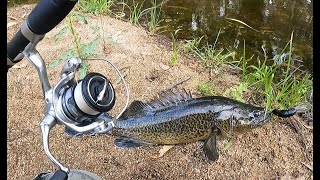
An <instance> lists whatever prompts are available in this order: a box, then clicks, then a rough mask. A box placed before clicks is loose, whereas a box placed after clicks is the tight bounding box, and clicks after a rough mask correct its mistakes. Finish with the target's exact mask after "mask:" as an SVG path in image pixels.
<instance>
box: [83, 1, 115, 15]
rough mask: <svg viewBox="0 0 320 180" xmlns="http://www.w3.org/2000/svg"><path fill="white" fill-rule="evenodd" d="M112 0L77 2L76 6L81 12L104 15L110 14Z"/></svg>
mask: <svg viewBox="0 0 320 180" xmlns="http://www.w3.org/2000/svg"><path fill="white" fill-rule="evenodd" d="M113 4H114V2H113V0H79V3H78V6H79V9H80V10H81V11H82V12H86V13H92V14H104V13H110V12H111V9H110V8H111V6H112V5H113Z"/></svg>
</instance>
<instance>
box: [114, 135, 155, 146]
mask: <svg viewBox="0 0 320 180" xmlns="http://www.w3.org/2000/svg"><path fill="white" fill-rule="evenodd" d="M114 145H115V146H116V147H118V148H138V147H141V146H149V145H153V144H151V143H145V142H142V141H138V140H134V139H131V138H125V137H117V138H116V139H115V140H114Z"/></svg>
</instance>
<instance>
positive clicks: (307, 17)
mask: <svg viewBox="0 0 320 180" xmlns="http://www.w3.org/2000/svg"><path fill="white" fill-rule="evenodd" d="M162 10H163V14H162V18H163V19H165V21H164V23H162V25H169V26H170V28H171V29H172V30H175V29H182V30H181V31H179V33H178V37H179V38H181V39H190V38H193V37H201V36H205V37H207V39H208V41H209V43H210V44H213V43H214V41H215V39H216V36H217V34H218V31H219V29H221V32H222V33H220V35H219V39H218V43H219V44H220V46H221V47H224V48H228V49H229V50H235V51H237V52H239V54H241V53H242V52H243V41H244V40H245V43H246V54H247V55H250V56H251V55H252V54H255V55H256V57H257V56H260V57H261V56H263V49H264V50H265V51H266V53H267V55H268V57H269V59H276V57H277V56H278V55H279V54H280V52H281V50H282V49H283V48H284V47H285V45H286V44H287V42H288V41H289V40H290V36H291V33H292V31H293V32H294V38H293V54H294V55H293V59H294V61H293V63H294V65H295V66H302V67H301V69H304V70H308V71H309V72H311V73H312V66H313V4H312V2H311V0H293V1H292V0H174V1H169V2H167V3H166V5H164V6H163V8H162ZM228 18H232V19H237V20H240V21H242V22H244V23H246V24H247V25H249V26H251V27H252V28H254V29H255V30H257V31H255V30H252V29H250V28H248V27H247V26H245V25H243V24H241V23H239V22H236V21H232V20H228ZM260 59H262V57H261V58H260Z"/></svg>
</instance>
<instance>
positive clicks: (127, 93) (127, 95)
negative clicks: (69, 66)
mask: <svg viewBox="0 0 320 180" xmlns="http://www.w3.org/2000/svg"><path fill="white" fill-rule="evenodd" d="M85 60H97V61H106V62H107V63H109V64H110V65H111V66H112V68H113V69H115V71H116V72H117V74H118V76H119V78H120V80H121V81H122V84H123V87H124V89H125V92H126V93H125V95H126V103H125V106H124V108H123V109H122V110H121V111H120V113H119V114H118V115H117V116H116V118H115V119H113V120H112V126H114V124H115V123H116V122H117V120H118V119H119V117H120V116H121V115H122V114H123V112H124V111H125V110H126V109H127V107H128V105H129V89H128V86H127V84H126V82H125V80H124V77H123V76H122V74H121V72H120V70H119V69H118V68H117V67H116V66H115V65H114V64H113V63H112V62H110V61H108V60H106V59H103V58H87V59H85Z"/></svg>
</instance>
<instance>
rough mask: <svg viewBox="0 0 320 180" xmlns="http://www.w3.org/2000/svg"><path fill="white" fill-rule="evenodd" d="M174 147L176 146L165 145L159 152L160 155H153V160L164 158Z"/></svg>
mask: <svg viewBox="0 0 320 180" xmlns="http://www.w3.org/2000/svg"><path fill="white" fill-rule="evenodd" d="M173 147H174V145H164V146H162V148H161V149H160V150H159V154H155V155H151V156H150V157H151V158H153V159H157V158H159V157H162V156H163V155H164V154H165V153H166V152H168V151H169V150H170V149H171V148H173Z"/></svg>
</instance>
